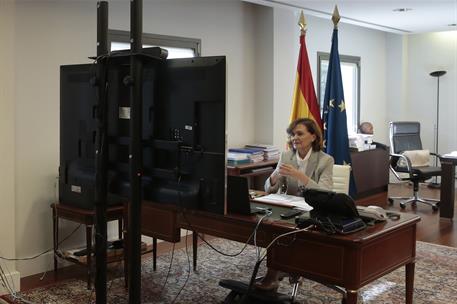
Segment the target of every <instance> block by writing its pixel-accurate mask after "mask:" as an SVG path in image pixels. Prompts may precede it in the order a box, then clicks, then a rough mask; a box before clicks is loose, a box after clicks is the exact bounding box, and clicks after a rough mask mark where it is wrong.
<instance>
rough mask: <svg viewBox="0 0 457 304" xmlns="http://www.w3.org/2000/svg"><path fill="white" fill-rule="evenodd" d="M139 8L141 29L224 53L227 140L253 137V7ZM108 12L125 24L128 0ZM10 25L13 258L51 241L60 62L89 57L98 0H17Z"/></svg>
mask: <svg viewBox="0 0 457 304" xmlns="http://www.w3.org/2000/svg"><path fill="white" fill-rule="evenodd" d="M143 6H144V7H143V12H144V13H143V15H144V20H143V30H144V32H152V33H156V34H166V35H176V36H183V37H194V38H200V39H202V55H204V56H209V55H226V56H227V71H228V73H227V83H228V87H227V97H228V99H227V104H228V123H227V124H228V130H229V132H228V133H229V134H228V144H229V145H231V146H235V145H241V144H245V143H246V142H252V141H253V140H254V133H255V127H254V124H255V122H254V102H253V100H255V89H254V83H255V71H254V66H255V60H254V50H255V48H254V39H253V36H254V27H255V23H256V22H257V21H256V19H255V14H254V10H255V6H254V5H252V4H249V3H242V2H238V1H217V2H216V1H209V0H202V1H170V0H167V1H144V4H143ZM109 11H110V12H109V18H110V21H109V25H110V28H113V29H121V30H129V28H130V21H129V20H130V17H129V2H128V1H122V2H121V1H110V10H109ZM171 16H172V17H171ZM15 26H16V32H15V45H14V48H15V53H16V56H15V60H14V68H15V72H16V76H15V84H16V86H15V92H16V97H15V98H16V115H15V132H16V134H15V140H16V142H15V143H14V137H13V136H14V135H13V134H14V130H12V125H11V126H10V128H9V129H5V131H8V132H7V133H8V136H9V138H10V145H9V149H10V150H8V152H9V154H10V155H11V159H10V160H9V163H8V164H12V163H13V161H14V158H13V157H14V149H13V147H15V155H16V160H15V163H16V166H15V173H16V178H15V185H16V190H15V193H16V198H15V199H14V196H11V195H9V201H11V202H14V200H15V214H12V212H11V214H9V215H7V217H8V218H9V219H11V218H14V217H15V228H16V232H15V233H16V239H17V241H16V256H18V257H26V256H32V255H35V254H37V253H40V252H42V251H44V250H46V249H49V248H51V247H52V233H51V231H52V221H51V210H50V208H49V204H50V203H52V202H54V201H55V195H54V193H55V188H54V185H55V182H56V176H57V174H58V171H57V170H58V161H59V155H58V153H59V66H60V65H63V64H74V63H86V62H90V61H89V60H88V59H87V57H88V56H92V55H94V54H95V52H96V47H95V41H96V2H95V1H93V2H90V1H33V2H30V1H24V2H23V1H20V2H18V4H17V12H16V18H15ZM8 33H9V34H10V33H11V32H8ZM3 58H4V57H3ZM8 58H12V57H11V56H9V57H8ZM11 105H12V103H11ZM2 113H4V112H2ZM2 123H5V121H2ZM11 123H12V122H11V121H10V124H11ZM2 132H3V130H2ZM10 173H14V171H13V170H12V169H10ZM2 176H3V175H2ZM5 176H10V177H12V176H14V174H9V175H5ZM2 216H3V213H2ZM12 223H14V221H13V222H12ZM0 225H1V226H2V227H3V222H2V223H1V224H0ZM62 227H63V228H62V230H61V231H62V232H61V236H62V237H63V236H65V235H66V234H68V233H69V232H71V230H73V228H74V227H75V224H73V223H69V222H64V223H63V224H62ZM1 230H2V229H0V231H1ZM13 232H14V230H13ZM13 235H14V233H13ZM83 237H84V233H83V231H80V232H78V234H77V237H76V238H72V241H70V242H69V243H68V244H67V243H66V245H67V246H71V245H72V244H76V243H78V244H82V243H84V242H83ZM13 253H14V251H13ZM51 265H52V264H51V254H48V255H45V256H43V257H42V258H40V259H37V260H34V261H31V262H30V261H28V262H20V263H18V269H19V270H20V271H21V275H22V276H27V275H30V274H33V273H37V272H40V271H43V270H44V269H49V268H51Z"/></svg>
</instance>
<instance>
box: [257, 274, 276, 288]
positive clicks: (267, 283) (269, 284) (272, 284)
mask: <svg viewBox="0 0 457 304" xmlns="http://www.w3.org/2000/svg"><path fill="white" fill-rule="evenodd" d="M278 287H279V281H277V280H268V279H267V277H266V276H265V277H263V278H262V280H261V281H259V282H256V283H255V288H256V289H259V290H263V291H276V290H278Z"/></svg>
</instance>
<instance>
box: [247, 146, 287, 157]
mask: <svg viewBox="0 0 457 304" xmlns="http://www.w3.org/2000/svg"><path fill="white" fill-rule="evenodd" d="M245 147H246V148H247V149H253V148H254V149H260V150H262V151H263V158H264V160H272V159H278V158H279V149H278V148H277V147H276V146H273V145H266V144H249V145H246V146H245Z"/></svg>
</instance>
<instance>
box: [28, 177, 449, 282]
mask: <svg viewBox="0 0 457 304" xmlns="http://www.w3.org/2000/svg"><path fill="white" fill-rule="evenodd" d="M412 191H413V190H412V186H411V185H408V184H407V183H405V184H392V185H389V195H390V196H409V195H412ZM419 194H420V196H421V197H428V198H436V199H438V198H439V190H437V189H429V188H427V187H426V186H425V185H421V188H420V191H419ZM456 196H457V195H456ZM456 200H457V197H456ZM379 205H380V206H381V207H384V208H386V209H388V210H392V211H397V212H407V213H414V214H417V215H419V216H420V217H421V221H420V222H419V223H418V225H417V240H418V241H424V242H429V243H434V244H439V245H446V246H451V247H457V225H454V224H453V222H452V221H451V220H448V219H441V218H440V217H439V211H437V212H434V211H433V210H432V208H431V207H429V206H427V205H422V204H420V205H417V206H408V207H406V208H405V210H402V209H401V208H400V206H399V204H398V202H395V203H394V204H393V205H392V206H390V205H389V204H388V203H387V202H379ZM454 218H456V219H457V208H456V209H455V213H454ZM184 239H185V238H183V240H182V241H181V243H178V244H176V245H175V248H176V249H178V248H183V247H184V246H185V242H184ZM191 243H192V238H191V237H189V239H188V244H189V245H188V246H191ZM157 247H158V255H161V254H165V253H167V252H169V251H170V250H171V248H172V245H171V244H170V243H166V242H161V243H159V244H158V246H157ZM144 257H147V255H145V256H144ZM109 268H110V269H111V271H117V272H119V271H120V269H122V266H120V265H119V264H117V265H116V264H114V265H113V264H111V265H110V267H109ZM41 277H42V274H38V275H33V276H30V277H25V278H22V279H21V290H22V291H26V290H29V289H32V288H36V287H39V286H49V285H52V284H55V283H57V282H59V281H63V280H66V279H70V278H81V279H83V280H85V278H86V272H85V269H84V268H83V267H81V266H70V267H66V268H63V269H59V271H58V273H57V274H54V272H49V273H48V274H47V275H46V276H45V277H44V279H43V280H40V278H41Z"/></svg>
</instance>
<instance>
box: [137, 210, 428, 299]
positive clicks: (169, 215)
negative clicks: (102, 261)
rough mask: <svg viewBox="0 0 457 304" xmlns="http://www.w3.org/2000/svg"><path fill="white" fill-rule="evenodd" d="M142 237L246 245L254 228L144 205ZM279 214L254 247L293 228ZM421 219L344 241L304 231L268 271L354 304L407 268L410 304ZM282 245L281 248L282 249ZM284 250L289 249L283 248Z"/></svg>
mask: <svg viewBox="0 0 457 304" xmlns="http://www.w3.org/2000/svg"><path fill="white" fill-rule="evenodd" d="M142 210H143V217H145V216H147V219H148V220H147V221H145V220H143V222H142V232H143V233H144V234H146V235H148V236H151V237H156V238H163V239H164V240H168V241H172V242H176V241H178V240H179V229H180V228H184V229H189V230H192V231H196V232H198V233H205V234H209V235H214V236H217V237H222V238H226V239H229V240H234V241H239V242H246V240H247V239H248V238H249V236H250V235H251V233H252V232H253V229H254V227H255V225H256V220H257V218H256V216H240V215H225V216H224V215H218V214H210V213H205V212H199V211H187V212H179V211H178V209H176V208H175V207H173V206H164V205H160V204H154V203H150V202H144V203H143V206H142ZM282 211H283V210H282V208H274V209H273V215H272V217H271V219H270V220H267V221H266V222H264V223H262V224H261V225H260V227H259V229H258V232H257V244H258V245H259V246H262V247H265V246H267V245H268V244H269V242H271V241H272V240H273V239H274V238H275V237H276V236H278V235H280V234H282V233H285V232H288V231H291V229H293V227H294V225H293V224H291V223H290V222H289V223H288V222H285V221H281V220H279V213H281V212H282ZM419 220H420V218H419V217H418V216H416V215H412V214H405V213H402V214H401V218H400V220H398V221H392V220H389V221H387V222H385V223H381V224H378V225H375V226H372V227H369V228H367V229H365V230H364V231H360V232H358V233H354V234H351V235H348V236H340V235H333V236H329V235H326V234H324V233H321V232H318V231H306V232H301V233H299V234H297V235H296V238H295V240H293V241H292V239H291V238H289V239H287V240H283V242H280V243H278V244H277V245H276V246H272V250H271V251H270V252H269V257H268V265H269V266H272V267H274V268H276V269H279V270H283V271H286V272H289V273H296V274H299V275H302V276H304V277H306V278H309V279H312V280H315V281H318V282H321V283H324V284H332V285H338V286H341V287H342V288H344V289H345V290H346V291H347V299H346V303H348V304H354V303H357V293H358V290H359V289H360V288H362V287H363V286H365V285H366V284H368V283H370V282H372V281H374V280H376V279H378V278H380V277H382V276H384V275H386V274H387V273H389V272H391V271H393V270H395V269H397V268H399V267H401V266H405V269H406V303H407V304H411V303H412V299H413V285H414V262H415V256H416V223H417V222H418V221H419ZM281 244H283V245H281ZM284 244H287V245H284Z"/></svg>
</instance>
